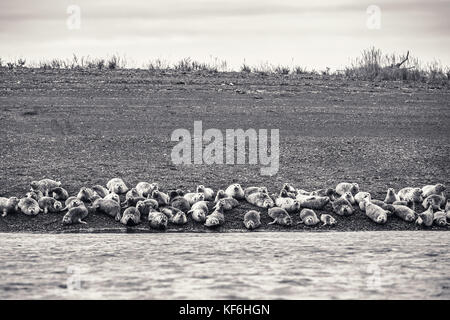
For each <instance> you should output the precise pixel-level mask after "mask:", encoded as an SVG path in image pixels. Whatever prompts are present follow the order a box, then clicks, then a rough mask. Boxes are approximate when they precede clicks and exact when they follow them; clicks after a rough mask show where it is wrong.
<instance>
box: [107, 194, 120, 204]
mask: <svg viewBox="0 0 450 320" xmlns="http://www.w3.org/2000/svg"><path fill="white" fill-rule="evenodd" d="M103 199H105V200H108V199H109V200H114V201H116V202H117V203H118V204H120V196H119V195H118V194H117V193H114V192H111V193H108V194H107V195H106V196H105V197H104V198H103Z"/></svg>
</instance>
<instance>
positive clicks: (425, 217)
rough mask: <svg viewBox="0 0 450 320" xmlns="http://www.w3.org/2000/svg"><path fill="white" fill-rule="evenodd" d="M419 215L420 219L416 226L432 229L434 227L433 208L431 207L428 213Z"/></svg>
mask: <svg viewBox="0 0 450 320" xmlns="http://www.w3.org/2000/svg"><path fill="white" fill-rule="evenodd" d="M421 191H422V190H421ZM417 215H418V218H417V220H416V224H418V225H419V226H425V227H431V226H432V225H433V220H434V209H433V207H432V206H429V207H428V209H427V210H426V211H424V212H422V213H418V214H417Z"/></svg>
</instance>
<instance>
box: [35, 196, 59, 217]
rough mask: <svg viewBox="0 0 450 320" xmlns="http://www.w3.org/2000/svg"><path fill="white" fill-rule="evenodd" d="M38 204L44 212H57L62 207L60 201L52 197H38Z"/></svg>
mask: <svg viewBox="0 0 450 320" xmlns="http://www.w3.org/2000/svg"><path fill="white" fill-rule="evenodd" d="M38 204H39V207H40V208H41V209H42V210H43V211H44V213H45V214H47V213H48V212H50V213H57V212H60V211H62V208H63V205H62V203H61V202H59V201H58V200H56V199H55V198H52V197H42V198H40V199H39V201H38Z"/></svg>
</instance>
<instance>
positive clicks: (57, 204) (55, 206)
mask: <svg viewBox="0 0 450 320" xmlns="http://www.w3.org/2000/svg"><path fill="white" fill-rule="evenodd" d="M53 208H55V210H56V211H60V210H61V209H62V208H63V205H62V203H61V202H59V201H55V203H53Z"/></svg>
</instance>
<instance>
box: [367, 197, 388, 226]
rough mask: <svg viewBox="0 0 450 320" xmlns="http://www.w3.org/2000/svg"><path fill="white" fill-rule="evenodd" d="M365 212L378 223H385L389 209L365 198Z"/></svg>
mask: <svg viewBox="0 0 450 320" xmlns="http://www.w3.org/2000/svg"><path fill="white" fill-rule="evenodd" d="M363 202H365V206H364V212H365V214H366V216H368V217H369V218H370V219H371V220H372V221H373V222H376V223H378V224H385V223H386V222H387V216H388V214H387V210H384V209H383V208H381V207H379V206H377V205H376V204H374V203H372V202H371V201H370V200H369V199H367V198H365V199H364V200H363Z"/></svg>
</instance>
